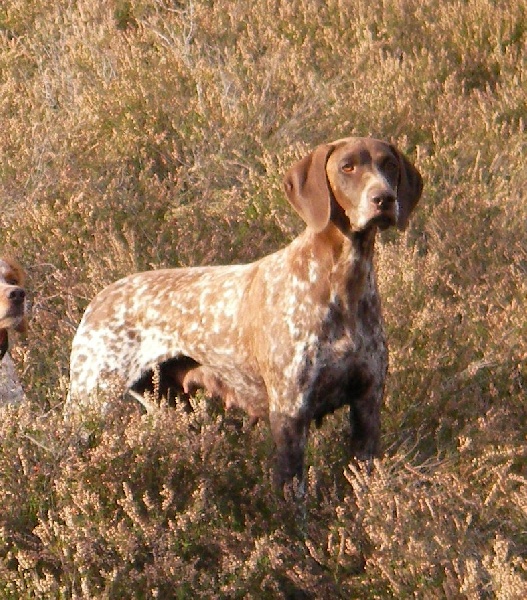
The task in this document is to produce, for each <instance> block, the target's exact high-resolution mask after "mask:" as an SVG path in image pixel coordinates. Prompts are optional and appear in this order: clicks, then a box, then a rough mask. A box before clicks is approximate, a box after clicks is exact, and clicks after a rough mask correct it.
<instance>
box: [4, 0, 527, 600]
mask: <svg viewBox="0 0 527 600" xmlns="http://www.w3.org/2000/svg"><path fill="white" fill-rule="evenodd" d="M526 13H527V4H526V3H525V1H524V0H512V1H507V2H505V1H498V2H490V1H489V0H448V1H445V2H440V1H439V0H432V1H430V2H423V1H418V0H405V1H403V0H388V1H384V2H380V1H376V0H373V1H372V0H369V1H368V2H365V1H362V0H357V1H355V2H346V1H344V0H329V1H327V2H320V1H318V0H289V1H287V2H285V1H281V0H262V1H261V2H258V3H248V2H245V1H241V0H230V1H229V0H220V1H218V2H212V1H210V0H193V1H188V2H187V1H185V2H173V1H169V0H155V1H154V0H143V1H141V0H108V1H107V2H103V3H101V2H96V1H95V0H77V1H75V2H71V0H58V1H56V2H53V3H50V2H47V1H44V0H35V1H33V2H26V1H24V0H6V1H4V2H3V3H2V6H1V7H0V72H1V74H2V75H1V78H0V121H1V123H2V135H1V136H0V254H2V253H4V252H6V251H9V252H10V253H12V254H14V255H16V256H17V257H18V259H19V260H20V261H21V262H22V263H23V264H24V265H25V266H26V268H27V270H28V272H29V276H30V281H29V284H28V292H29V295H30V299H31V322H30V331H29V334H28V337H27V339H25V340H22V339H21V340H18V341H17V344H16V346H15V347H14V349H13V351H12V354H13V359H14V360H15V363H16V366H17V369H18V372H19V373H20V377H21V379H22V382H23V385H24V388H25V390H26V394H27V400H26V402H25V403H24V404H22V405H19V406H4V407H0V506H1V507H2V509H1V511H0V597H2V598H4V597H5V598H90V599H91V598H112V599H114V598H115V599H117V598H156V597H157V598H198V597H199V598H408V597H417V598H427V599H428V598H456V599H458V598H467V599H479V598H499V599H509V598H510V599H516V598H518V599H520V598H524V597H526V596H527V533H526V532H527V439H526V434H527V426H526V421H527V404H526V396H527V393H526V390H527V319H526V317H525V315H526V314H527V300H526V298H527V245H526V244H527V243H526V229H525V224H526V222H527V201H526V196H525V190H526V189H527V170H526V168H525V153H526V150H527V134H526V124H525V119H526V115H527V107H526V100H525V99H526V97H527V95H526V91H527V90H526V82H525V66H526V43H527V32H526V28H527V26H526V23H527V14H526ZM347 135H373V136H375V137H381V138H384V139H389V140H391V141H393V142H394V143H395V144H397V146H398V147H399V148H400V149H401V150H402V151H404V152H405V153H407V154H408V155H409V156H410V157H411V159H412V161H414V162H415V164H416V166H417V167H418V168H419V170H420V171H421V172H422V174H423V176H424V180H425V189H424V194H423V198H422V200H421V203H420V205H419V206H418V208H417V210H416V214H415V217H414V218H413V220H412V222H411V224H410V227H409V228H408V230H407V231H406V232H405V233H404V234H399V233H397V232H395V231H390V232H387V233H385V234H382V236H381V237H380V239H379V242H378V244H377V270H378V274H379V286H380V291H381V295H382V298H383V304H384V316H385V321H386V327H387V332H388V336H389V344H390V352H391V355H390V376H389V380H388V385H387V390H386V403H385V404H386V405H385V409H384V413H383V416H384V418H383V446H384V449H385V454H384V456H383V458H382V459H381V460H379V461H377V463H376V464H375V467H374V469H373V471H372V473H371V474H367V473H365V472H363V471H361V470H360V469H358V468H357V467H355V466H354V465H352V464H349V463H348V458H349V457H348V456H347V455H346V428H347V425H346V415H344V414H337V415H335V416H334V417H331V418H328V419H326V421H325V423H324V425H323V427H322V428H321V429H319V430H316V431H313V432H312V436H311V439H310V446H309V453H308V465H309V476H308V488H309V490H308V498H307V504H306V507H305V508H306V514H307V517H306V519H305V520H302V519H299V518H298V515H295V514H294V513H295V510H294V508H292V506H291V504H290V503H287V502H283V501H281V500H280V499H279V498H278V497H277V495H276V494H275V493H274V491H273V489H272V486H271V483H270V468H271V462H270V455H271V453H272V444H271V440H270V437H269V432H268V429H267V428H266V426H265V424H260V425H257V426H256V427H255V428H253V429H250V428H247V427H245V425H244V422H243V416H242V415H238V414H235V415H226V414H224V413H223V412H222V410H221V408H220V407H218V406H215V405H214V404H212V403H210V402H209V401H208V400H207V399H206V398H203V397H200V398H198V399H197V400H196V405H195V408H196V410H195V412H194V413H193V414H187V413H185V412H184V411H182V410H179V409H177V408H176V409H174V408H170V407H167V406H164V405H161V406H159V407H158V408H157V409H156V410H155V411H154V412H153V413H152V414H150V415H145V414H142V413H141V412H140V411H139V409H138V408H137V407H134V406H131V405H123V404H122V403H119V402H118V401H117V399H116V403H115V406H113V407H112V409H111V411H110V412H109V413H108V414H107V415H105V417H104V418H103V417H101V416H100V415H97V414H88V415H86V423H85V426H84V428H83V429H82V430H79V429H76V428H75V427H73V426H71V425H68V424H65V423H64V420H63V418H62V406H63V403H64V399H65V396H66V393H67V385H68V377H67V375H68V357H69V349H70V344H71V339H72V336H73V333H74V330H75V327H76V325H77V323H78V322H79V320H80V317H81V315H82V311H83V310H84V308H85V307H86V305H87V303H88V302H89V300H90V299H91V298H92V297H93V296H94V294H95V293H96V292H98V291H99V290H100V289H101V288H102V287H104V286H105V285H106V284H108V283H110V282H111V281H114V280H115V279H117V278H118V277H121V276H123V275H125V274H128V273H131V272H133V271H137V270H143V269H149V268H158V267H166V266H185V265H199V264H219V263H233V262H246V261H250V260H253V259H255V258H258V257H260V256H262V255H264V254H266V253H268V252H271V251H273V250H275V249H277V248H279V247H282V246H283V245H285V244H287V243H288V242H289V241H290V240H291V239H292V238H293V237H294V236H295V235H296V234H297V233H298V232H299V231H300V230H301V228H302V224H301V223H300V220H299V219H298V218H297V217H296V216H295V214H294V212H293V211H292V210H291V209H290V208H289V207H288V205H287V201H286V199H285V197H284V194H283V192H282V184H281V179H282V176H283V174H284V172H285V170H286V169H287V168H288V167H289V166H290V165H291V164H292V163H293V162H294V161H295V160H297V159H298V158H300V157H301V156H303V155H304V154H305V153H307V152H308V151H309V150H310V149H312V148H313V147H314V146H315V145H317V144H319V143H322V142H326V141H331V140H334V139H337V138H340V137H344V136H347Z"/></svg>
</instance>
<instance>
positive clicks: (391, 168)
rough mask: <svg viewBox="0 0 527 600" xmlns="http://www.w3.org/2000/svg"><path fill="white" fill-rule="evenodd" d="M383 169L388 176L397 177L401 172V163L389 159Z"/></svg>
mask: <svg viewBox="0 0 527 600" xmlns="http://www.w3.org/2000/svg"><path fill="white" fill-rule="evenodd" d="M382 170H383V171H384V172H385V173H386V175H387V176H388V177H390V178H391V177H393V178H395V177H397V175H398V174H399V165H398V164H397V163H395V162H394V161H393V160H387V161H385V162H384V164H383V165H382Z"/></svg>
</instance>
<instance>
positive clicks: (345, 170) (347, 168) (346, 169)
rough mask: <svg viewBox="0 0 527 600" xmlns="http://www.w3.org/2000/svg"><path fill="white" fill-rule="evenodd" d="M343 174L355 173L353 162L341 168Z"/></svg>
mask: <svg viewBox="0 0 527 600" xmlns="http://www.w3.org/2000/svg"><path fill="white" fill-rule="evenodd" d="M341 169H342V172H343V173H348V174H349V173H353V171H355V165H354V164H353V163H351V162H347V163H344V164H343V165H342V167H341Z"/></svg>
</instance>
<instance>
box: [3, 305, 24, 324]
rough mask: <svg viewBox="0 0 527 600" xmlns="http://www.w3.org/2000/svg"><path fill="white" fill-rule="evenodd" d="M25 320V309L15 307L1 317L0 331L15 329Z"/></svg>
mask: <svg viewBox="0 0 527 600" xmlns="http://www.w3.org/2000/svg"><path fill="white" fill-rule="evenodd" d="M23 318H24V307H23V306H13V307H11V308H10V309H9V310H7V311H6V312H5V313H4V314H3V315H1V316H0V329H13V328H15V327H17V326H18V325H20V323H21V321H22V319H23Z"/></svg>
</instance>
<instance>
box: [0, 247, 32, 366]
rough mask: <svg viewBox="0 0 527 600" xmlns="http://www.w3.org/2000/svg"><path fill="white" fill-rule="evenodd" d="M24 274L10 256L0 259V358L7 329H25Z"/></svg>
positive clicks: (7, 342)
mask: <svg viewBox="0 0 527 600" xmlns="http://www.w3.org/2000/svg"><path fill="white" fill-rule="evenodd" d="M24 281H25V274H24V270H23V269H22V267H21V266H20V265H19V264H18V262H16V261H15V260H13V259H11V258H1V259H0V358H2V357H3V356H4V354H5V353H6V352H7V349H8V346H9V337H8V331H9V329H14V330H15V331H19V332H21V333H25V332H26V331H27V317H26V292H25V290H24V287H23V285H24Z"/></svg>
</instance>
